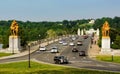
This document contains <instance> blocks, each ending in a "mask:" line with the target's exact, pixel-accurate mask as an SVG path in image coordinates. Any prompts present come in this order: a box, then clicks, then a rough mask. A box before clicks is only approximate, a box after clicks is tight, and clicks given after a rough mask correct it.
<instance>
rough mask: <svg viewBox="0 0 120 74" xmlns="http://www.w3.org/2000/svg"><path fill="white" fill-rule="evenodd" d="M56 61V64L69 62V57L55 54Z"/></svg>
mask: <svg viewBox="0 0 120 74" xmlns="http://www.w3.org/2000/svg"><path fill="white" fill-rule="evenodd" d="M54 62H55V64H67V63H68V59H67V57H65V56H61V55H60V56H54Z"/></svg>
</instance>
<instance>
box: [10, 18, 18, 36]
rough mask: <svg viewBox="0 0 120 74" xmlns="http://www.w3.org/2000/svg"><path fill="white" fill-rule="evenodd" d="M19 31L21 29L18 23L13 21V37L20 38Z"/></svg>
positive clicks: (11, 28)
mask: <svg viewBox="0 0 120 74" xmlns="http://www.w3.org/2000/svg"><path fill="white" fill-rule="evenodd" d="M18 29H19V26H18V24H17V22H16V21H15V20H13V22H12V24H11V26H10V30H11V35H12V36H18Z"/></svg>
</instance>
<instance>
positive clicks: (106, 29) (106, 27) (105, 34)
mask: <svg viewBox="0 0 120 74" xmlns="http://www.w3.org/2000/svg"><path fill="white" fill-rule="evenodd" d="M109 29H110V27H109V24H108V22H107V21H105V23H104V24H103V26H102V36H103V37H109Z"/></svg>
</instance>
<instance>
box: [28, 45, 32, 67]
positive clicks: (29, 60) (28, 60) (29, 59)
mask: <svg viewBox="0 0 120 74" xmlns="http://www.w3.org/2000/svg"><path fill="white" fill-rule="evenodd" d="M28 49H29V52H28V67H29V68H30V67H31V66H30V44H28Z"/></svg>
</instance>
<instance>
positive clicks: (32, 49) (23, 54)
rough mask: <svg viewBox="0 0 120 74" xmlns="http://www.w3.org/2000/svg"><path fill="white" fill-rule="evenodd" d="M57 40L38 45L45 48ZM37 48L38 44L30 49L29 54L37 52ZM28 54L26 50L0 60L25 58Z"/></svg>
mask: <svg viewBox="0 0 120 74" xmlns="http://www.w3.org/2000/svg"><path fill="white" fill-rule="evenodd" d="M58 40H59V39H55V40H51V41H49V42H48V41H47V42H44V43H41V44H40V45H41V46H46V45H48V44H50V43H53V42H56V41H58ZM38 48H39V44H38V45H36V46H33V47H31V48H30V53H32V52H34V51H36V50H38ZM28 54H29V53H28V49H26V50H25V51H24V52H21V53H17V54H14V55H11V56H5V57H0V59H7V58H15V57H21V56H25V55H28Z"/></svg>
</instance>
